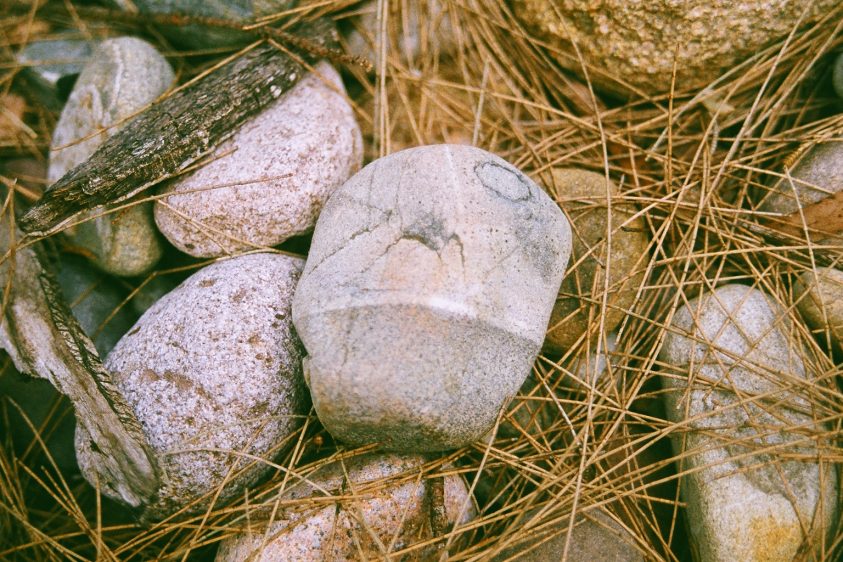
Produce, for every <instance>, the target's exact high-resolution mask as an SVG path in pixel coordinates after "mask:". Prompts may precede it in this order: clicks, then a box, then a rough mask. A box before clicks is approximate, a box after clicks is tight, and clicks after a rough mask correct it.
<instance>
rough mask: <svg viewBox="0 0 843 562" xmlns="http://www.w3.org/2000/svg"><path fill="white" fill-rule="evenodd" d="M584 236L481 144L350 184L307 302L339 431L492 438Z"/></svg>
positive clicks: (333, 425) (324, 397) (417, 158)
mask: <svg viewBox="0 0 843 562" xmlns="http://www.w3.org/2000/svg"><path fill="white" fill-rule="evenodd" d="M478 167H479V168H478ZM478 169H480V170H485V171H484V172H482V173H481V175H478V173H477V170H478ZM484 182H485V183H484ZM490 187H493V189H491V188H490ZM570 236H571V231H570V227H569V225H568V221H567V220H566V219H565V217H564V215H563V214H562V212H561V211H560V209H559V208H558V207H557V206H556V204H554V203H553V201H552V200H551V199H550V198H549V197H548V196H547V195H546V194H545V193H544V192H542V191H541V189H540V188H539V187H538V186H537V185H536V184H534V183H533V182H531V181H529V179H527V178H526V177H525V176H523V174H521V172H519V171H518V170H517V169H515V168H514V167H513V166H511V165H510V164H508V163H507V162H505V161H504V160H502V159H500V158H498V157H497V156H494V155H492V154H490V153H488V152H486V151H483V150H480V149H477V148H472V147H468V146H461V145H432V146H425V147H419V148H414V149H409V150H404V151H401V152H398V153H395V154H392V155H390V156H387V157H385V158H381V159H380V160H377V161H375V162H373V163H371V164H369V165H368V166H366V167H365V168H364V169H363V170H361V171H360V172H359V173H358V174H357V175H355V176H354V177H353V178H351V179H350V180H349V181H348V182H346V184H345V185H343V186H342V187H341V188H340V189H339V190H338V191H337V192H336V193H334V195H333V196H332V197H331V198H330V199H329V201H328V203H327V204H326V205H325V208H324V210H323V212H322V215H321V216H320V217H319V221H318V222H317V226H316V230H315V232H314V237H313V243H312V246H311V251H310V255H309V257H308V261H307V264H306V267H305V271H304V273H303V275H302V280H301V282H300V284H299V288H298V289H297V291H296V295H295V299H294V304H293V317H294V321H295V324H296V329H297V330H298V333H299V335H300V336H301V338H302V342H303V343H304V345H305V348H306V349H307V351H308V357H307V359H306V360H305V369H306V371H308V374H309V383H308V384H309V386H310V391H311V394H312V396H313V401H314V406H315V408H316V412H317V414H318V416H319V418H320V420H321V421H322V423H323V424H324V425H325V427H326V428H327V429H328V431H330V432H331V434H332V435H334V437H336V438H338V439H340V440H342V441H346V442H348V443H350V444H355V445H359V444H364V443H371V442H378V443H380V444H381V445H383V446H384V447H386V448H388V449H391V450H402V451H433V450H444V449H449V448H455V447H460V446H463V445H466V444H468V443H471V442H472V441H474V440H476V439H479V438H480V437H482V436H483V435H484V434H485V433H486V432H487V431H488V430H489V429H491V427H492V425H493V424H494V421H495V419H496V417H497V415H498V413H499V411H500V410H501V408H502V407H503V406H504V404H505V403H506V402H508V401H509V399H510V398H512V396H514V395H515V393H516V392H517V391H518V389H519V388H520V387H521V384H522V383H523V382H524V380H525V378H526V377H527V375H528V374H529V373H530V369H531V366H532V363H533V361H534V359H535V358H536V355H537V354H538V351H539V348H540V347H541V343H542V341H543V339H544V332H545V327H546V325H547V324H546V322H547V319H548V318H549V315H550V309H551V308H552V306H553V300H554V298H555V295H556V292H557V290H558V287H559V284H560V282H561V279H562V275H563V272H564V269H565V266H566V265H567V261H568V256H569V254H570V243H571V242H570ZM306 376H308V375H306Z"/></svg>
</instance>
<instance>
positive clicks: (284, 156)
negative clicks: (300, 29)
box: [155, 63, 363, 257]
mask: <svg viewBox="0 0 843 562" xmlns="http://www.w3.org/2000/svg"><path fill="white" fill-rule="evenodd" d="M316 71H317V72H316V73H311V74H309V75H308V76H305V77H304V78H302V80H301V81H300V82H299V83H298V84H297V85H296V86H295V87H294V88H293V89H292V90H290V91H289V92H288V93H287V94H286V95H285V96H284V97H282V98H281V99H279V100H278V101H277V102H276V103H274V104H273V105H271V106H270V107H269V108H268V109H266V110H264V111H263V112H262V113H261V114H259V115H258V116H256V117H254V118H252V119H251V120H250V121H249V122H247V123H246V124H245V125H243V127H242V128H241V129H240V130H239V131H238V132H237V133H236V134H235V135H234V137H233V138H232V139H230V140H229V141H227V142H225V143H223V144H222V145H220V146H219V147H218V148H217V149H216V151H215V153H214V156H213V158H217V159H215V160H213V161H212V162H210V163H209V164H207V165H205V166H204V167H202V168H200V169H198V170H197V171H196V172H194V173H193V174H191V175H190V176H187V177H184V178H180V179H178V180H176V181H175V182H174V183H171V184H169V185H168V186H167V187H166V188H165V189H164V190H163V194H170V195H169V196H168V197H165V198H163V199H162V200H159V201H156V204H155V221H156V222H157V224H158V227H159V228H160V229H161V232H162V233H163V234H164V236H166V237H167V238H168V239H169V240H170V242H172V243H173V245H174V246H176V247H177V248H178V249H179V250H181V251H183V252H186V253H188V254H190V255H192V256H197V257H210V256H221V255H225V254H229V253H233V252H237V251H242V250H247V249H254V248H255V246H258V247H261V246H263V247H266V246H275V245H277V244H280V243H281V242H283V241H284V240H286V239H288V238H290V237H291V236H295V235H297V234H303V233H305V232H309V231H310V230H311V229H312V228H313V225H314V224H315V223H316V217H317V216H318V215H319V212H320V210H321V209H322V205H323V204H324V203H325V200H326V199H327V198H328V196H329V195H330V194H331V193H332V192H333V191H334V190H335V189H337V188H338V187H339V186H340V185H342V183H343V182H344V181H345V180H347V179H348V178H349V177H350V176H351V175H352V174H353V173H354V172H356V171H357V170H358V169H359V168H360V165H361V164H362V158H363V140H362V137H361V134H360V128H359V127H358V126H357V122H356V121H355V120H354V111H353V110H352V108H351V106H350V105H349V103H348V101H347V100H346V98H345V89H344V88H343V85H342V80H341V78H340V76H339V74H338V73H337V71H336V70H334V69H333V67H331V66H330V65H329V64H328V63H321V64H319V65H317V67H316ZM232 151H233V152H232ZM226 154H227V155H226ZM224 155H225V156H224ZM264 178H267V179H265V180H263V181H261V180H262V179H264Z"/></svg>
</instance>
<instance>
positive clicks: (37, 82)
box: [15, 33, 97, 111]
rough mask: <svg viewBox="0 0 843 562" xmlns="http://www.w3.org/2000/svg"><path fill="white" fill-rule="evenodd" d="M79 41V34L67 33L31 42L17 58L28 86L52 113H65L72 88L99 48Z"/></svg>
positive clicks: (81, 40) (94, 44)
mask: <svg viewBox="0 0 843 562" xmlns="http://www.w3.org/2000/svg"><path fill="white" fill-rule="evenodd" d="M79 37H80V36H79V34H77V33H67V34H59V35H58V36H57V37H56V38H55V39H47V40H43V41H31V42H29V43H27V44H26V46H25V47H24V48H23V49H21V50H20V51H18V52H17V53H16V54H15V60H16V61H17V63H18V64H19V65H21V66H22V67H23V69H22V74H23V76H24V78H25V79H26V82H27V85H28V86H29V87H30V88H32V92H34V93H35V95H36V96H37V97H38V99H39V101H41V103H43V104H44V105H46V106H47V107H49V108H50V109H52V110H55V111H60V110H61V107H62V104H63V103H64V100H65V99H66V98H67V96H68V95H69V94H70V87H71V85H72V84H73V82H74V81H75V80H76V77H77V76H78V75H79V73H80V72H82V68H84V66H85V64H86V63H87V62H88V60H89V59H90V58H91V53H92V52H93V50H94V48H95V47H96V45H97V43H96V42H95V41H88V40H86V39H80V38H79Z"/></svg>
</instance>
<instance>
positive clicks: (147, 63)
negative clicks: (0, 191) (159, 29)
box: [48, 37, 175, 276]
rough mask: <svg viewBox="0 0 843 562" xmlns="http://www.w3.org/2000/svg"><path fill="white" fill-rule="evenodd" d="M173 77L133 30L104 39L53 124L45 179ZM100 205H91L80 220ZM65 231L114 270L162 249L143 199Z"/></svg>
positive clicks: (151, 258) (140, 263)
mask: <svg viewBox="0 0 843 562" xmlns="http://www.w3.org/2000/svg"><path fill="white" fill-rule="evenodd" d="M174 78H175V76H174V74H173V70H172V68H170V65H169V64H168V63H167V61H166V60H165V59H164V57H162V56H161V55H160V54H159V53H158V52H157V51H156V50H155V48H154V47H153V46H152V45H150V44H149V43H147V42H145V41H142V40H140V39H136V38H133V37H121V38H117V39H109V40H107V41H103V42H102V43H101V44H100V46H99V47H97V49H96V50H95V51H94V53H93V55H92V57H91V61H90V62H89V63H88V64H87V65H86V66H85V68H84V69H83V70H82V73H81V74H80V75H79V79H78V80H77V81H76V85H75V86H74V87H73V91H72V92H71V94H70V99H68V101H67V104H66V105H65V107H64V109H63V110H62V113H61V117H60V118H59V122H58V124H57V125H56V130H55V131H54V133H53V140H52V143H51V145H50V147H51V148H50V167H49V171H48V179H49V180H50V181H51V182H54V181H56V180H58V179H59V178H61V177H62V176H63V175H64V174H65V173H67V172H68V171H70V170H71V169H73V168H74V167H75V166H77V165H79V164H81V163H82V162H84V161H85V160H87V159H88V157H90V156H91V154H93V153H94V151H95V150H96V149H97V148H98V147H99V145H100V144H102V143H103V142H104V141H105V139H106V138H108V136H110V135H112V134H114V133H115V132H116V131H117V130H118V129H119V127H120V123H121V122H122V121H124V120H128V119H130V118H131V117H132V116H133V115H135V114H136V113H137V112H139V111H140V110H142V109H143V108H145V107H146V106H148V105H149V104H150V103H152V102H153V101H155V99H156V98H158V97H159V96H160V95H161V94H163V93H164V92H165V91H166V90H167V89H168V88H169V87H170V85H171V84H172V83H173V80H174ZM114 125H116V126H114ZM106 127H110V128H108V129H105V128H106ZM98 131H99V133H97V132H98ZM89 137H90V138H89ZM101 212H102V209H96V210H94V211H92V212H90V213H88V214H87V215H83V216H81V217H80V220H81V218H90V217H92V216H94V215H96V214H99V213H101ZM65 233H66V234H68V236H69V237H70V239H71V241H72V242H73V244H75V245H77V246H79V247H81V248H84V249H85V250H87V251H88V252H90V254H91V259H92V260H93V261H94V263H96V264H97V266H99V267H100V268H102V269H103V270H105V271H107V272H108V273H112V274H114V275H121V276H133V275H142V274H143V273H146V272H147V271H149V270H150V269H152V268H153V267H154V266H155V264H156V263H157V262H158V260H159V259H160V257H161V253H162V246H161V242H160V240H159V239H158V235H157V232H156V230H155V226H154V224H153V220H152V207H151V205H150V204H149V203H144V204H138V205H133V206H131V207H129V208H128V209H125V210H121V211H116V212H114V213H111V214H108V215H104V216H101V217H98V218H95V219H91V220H87V221H86V222H84V223H82V224H80V225H78V226H75V227H72V228H69V229H67V230H65Z"/></svg>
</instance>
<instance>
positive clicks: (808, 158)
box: [759, 141, 843, 244]
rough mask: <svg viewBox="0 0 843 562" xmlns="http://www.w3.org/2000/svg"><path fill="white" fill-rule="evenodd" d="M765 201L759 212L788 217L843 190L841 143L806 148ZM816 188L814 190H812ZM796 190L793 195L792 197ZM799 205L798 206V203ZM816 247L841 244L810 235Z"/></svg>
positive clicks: (826, 238)
mask: <svg viewBox="0 0 843 562" xmlns="http://www.w3.org/2000/svg"><path fill="white" fill-rule="evenodd" d="M790 176H791V179H792V180H793V182H792V184H791V181H790V180H788V179H787V178H783V179H781V180H779V181H778V182H777V183H776V185H775V186H774V187H773V188H772V189H771V190H770V192H769V193H768V194H767V195H766V197H765V198H764V201H763V202H762V204H761V206H760V208H759V210H761V211H764V212H771V213H781V214H783V215H788V214H790V213H793V212H796V211H797V210H798V209H799V206H800V204H801V206H802V207H803V208H804V207H807V206H809V205H811V204H812V203H817V202H818V201H821V200H823V199H825V198H826V197H828V196H829V195H830V194H834V193H837V192H839V191H841V190H843V143H840V142H837V141H829V142H824V143H820V144H816V145H814V146H812V147H810V148H808V149H807V150H806V151H805V152H804V154H802V155H801V156H800V157H799V159H798V160H797V161H796V162H795V163H794V165H793V167H792V168H791V169H790ZM814 186H816V187H814ZM794 190H795V192H796V193H795V194H794ZM797 197H798V198H799V202H798V203H797V199H796V198H797ZM811 241H812V242H813V243H815V244H818V243H823V242H824V243H840V242H841V238H840V237H839V236H823V235H822V234H819V233H816V234H812V235H811Z"/></svg>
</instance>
